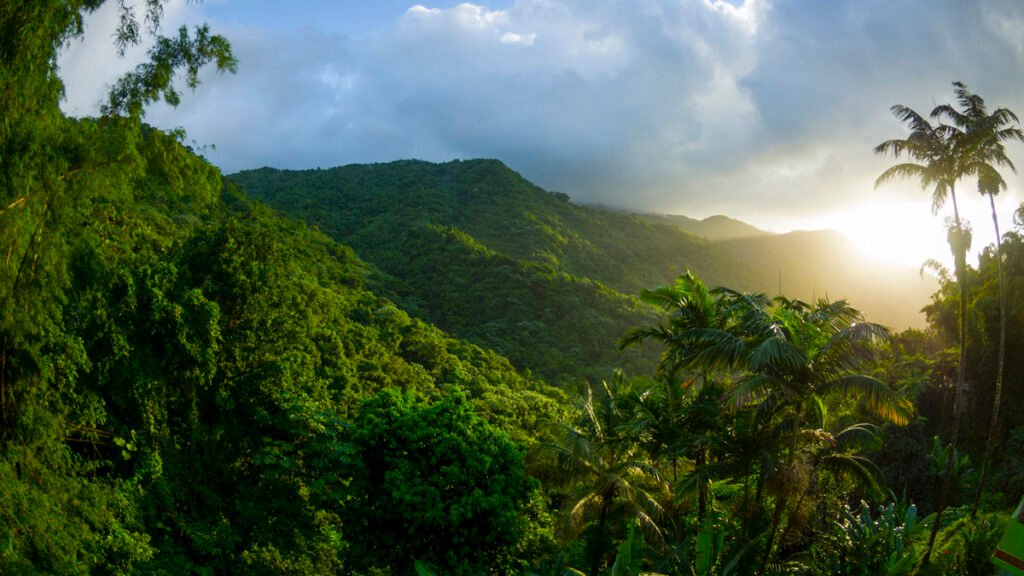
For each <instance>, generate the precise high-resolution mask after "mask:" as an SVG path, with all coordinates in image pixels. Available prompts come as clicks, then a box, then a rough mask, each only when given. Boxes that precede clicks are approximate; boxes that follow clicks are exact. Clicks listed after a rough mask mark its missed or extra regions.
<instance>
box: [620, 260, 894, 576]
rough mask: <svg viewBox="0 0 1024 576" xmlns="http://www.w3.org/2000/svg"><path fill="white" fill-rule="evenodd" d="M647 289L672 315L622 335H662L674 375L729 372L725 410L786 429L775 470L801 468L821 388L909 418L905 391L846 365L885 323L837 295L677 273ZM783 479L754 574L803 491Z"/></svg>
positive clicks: (880, 335)
mask: <svg viewBox="0 0 1024 576" xmlns="http://www.w3.org/2000/svg"><path fill="white" fill-rule="evenodd" d="M650 294H651V295H652V296H657V297H658V299H659V300H661V301H662V302H664V303H665V304H666V305H665V306H664V307H665V308H666V309H671V310H672V313H671V316H670V317H669V320H668V322H667V323H664V324H661V325H659V326H655V327H651V328H643V329H640V330H638V331H636V332H634V333H632V334H630V335H629V336H627V339H626V343H627V344H628V343H633V342H639V341H641V340H644V339H647V338H655V339H657V340H658V341H661V342H663V343H664V344H665V345H666V350H665V352H664V353H663V362H662V364H661V366H662V367H664V369H666V370H670V371H672V372H673V373H689V374H697V375H701V377H702V378H705V379H706V378H707V377H708V375H709V374H713V373H718V374H722V375H723V376H731V379H732V380H733V382H734V385H733V386H732V388H731V389H730V390H729V391H728V392H727V394H726V397H727V401H728V402H729V404H730V406H731V407H732V408H733V409H734V410H745V409H759V410H765V411H767V412H768V413H770V414H771V416H770V418H769V421H774V422H776V425H777V426H780V427H781V428H783V429H785V430H787V432H786V436H787V438H788V441H787V442H786V444H787V445H786V447H785V448H784V450H785V459H784V462H783V464H781V466H780V467H779V473H780V474H782V475H796V476H799V475H800V473H799V470H798V469H799V468H800V467H801V464H800V463H798V461H797V453H798V450H799V449H800V444H801V439H802V437H803V434H802V433H803V431H804V430H805V427H806V425H807V424H808V423H810V422H812V421H813V419H814V416H815V415H816V414H817V413H819V412H820V408H819V407H820V406H821V399H822V398H824V397H826V396H828V395H832V394H838V395H843V396H852V397H856V398H859V399H861V400H862V401H863V405H864V407H865V408H867V409H868V410H869V411H871V412H873V413H875V414H876V415H877V416H879V417H881V418H883V419H886V420H888V421H891V422H894V423H898V424H902V423H906V422H907V421H908V420H909V416H910V412H911V406H910V403H909V402H908V401H907V400H906V399H904V398H902V397H900V396H899V395H897V394H896V393H894V392H893V391H892V390H891V389H889V387H888V386H886V385H885V384H884V383H882V382H880V381H878V380H877V379H875V378H872V377H870V376H867V375H863V374H858V373H856V372H855V370H856V368H857V365H858V363H859V362H860V361H861V360H863V359H865V358H867V356H868V354H869V353H870V345H871V343H873V342H875V341H877V340H880V339H881V340H884V339H887V338H888V331H887V330H886V329H884V328H883V327H881V326H878V325H876V324H872V323H868V322H864V321H863V318H862V317H861V315H860V313H859V312H858V311H857V310H855V309H853V308H852V307H850V306H849V305H848V304H847V303H846V302H845V301H838V302H829V301H827V300H819V301H818V302H817V303H816V304H814V305H810V304H807V303H804V302H801V301H799V300H789V299H786V298H783V297H781V296H780V297H777V298H775V299H774V300H770V299H768V298H767V297H765V296H764V295H760V294H753V295H751V294H742V293H739V292H735V291H732V290H728V289H724V288H716V289H714V290H711V291H708V290H706V289H704V288H703V285H702V284H701V283H700V282H699V280H697V279H695V278H693V277H691V276H689V275H687V276H684V277H681V278H680V279H678V280H677V282H676V286H675V288H674V289H670V288H663V289H659V290H658V291H654V292H652V293H650ZM673 302H674V303H673ZM785 484H789V485H790V490H789V491H788V492H782V493H780V494H779V496H778V497H777V498H776V502H775V507H774V509H773V515H772V521H771V527H770V528H769V536H768V543H767V546H766V549H765V554H764V556H763V557H762V561H761V567H760V569H759V572H763V570H764V567H765V565H766V564H767V562H768V560H769V558H770V556H771V554H772V551H773V547H774V544H775V536H776V534H777V532H778V529H779V526H780V523H781V519H782V515H783V512H784V510H785V509H786V506H787V500H788V498H789V497H790V496H792V495H799V493H801V491H802V490H803V488H801V487H799V486H798V485H797V484H799V483H797V484H794V483H792V482H786V483H785Z"/></svg>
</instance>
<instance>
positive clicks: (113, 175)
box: [0, 0, 1024, 576]
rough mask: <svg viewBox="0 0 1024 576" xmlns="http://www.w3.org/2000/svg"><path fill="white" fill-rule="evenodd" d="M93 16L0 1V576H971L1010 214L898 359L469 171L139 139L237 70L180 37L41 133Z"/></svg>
mask: <svg viewBox="0 0 1024 576" xmlns="http://www.w3.org/2000/svg"><path fill="white" fill-rule="evenodd" d="M102 3H103V2H102V1H100V2H81V3H74V2H72V3H67V2H61V1H59V0H41V1H36V0H33V1H32V2H12V3H8V4H4V5H3V7H0V31H2V32H3V34H2V35H0V110H4V111H5V114H4V115H3V116H2V118H0V255H2V257H0V574H15V575H21V574H26V575H44V574H117V575H120V574H146V575H149V574H156V575H166V576H172V575H175V576H176V575H180V574H195V575H204V576H206V575H222V574H225V575H234V574H245V575H249V574H257V575H279V574H288V575H292V574H295V575H310V576H312V575H322V574H354V575H358V576H385V575H392V576H413V575H415V576H440V575H456V576H476V575H481V574H488V575H496V576H497V575H506V574H522V575H525V576H565V575H570V576H579V575H581V574H584V575H586V576H623V575H625V576H641V574H654V575H659V576H660V575H671V576H675V575H686V576H690V575H699V576H712V575H720V576H726V575H735V576H769V575H772V576H776V575H783V574H786V575H789V574H807V575H819V574H842V575H867V574H891V575H896V574H904V575H918V576H934V575H939V574H969V575H973V574H979V575H990V574H991V573H992V569H991V568H992V567H991V565H990V564H989V558H990V556H991V554H992V550H993V549H994V548H995V545H996V542H997V541H998V540H999V538H1000V537H1001V535H1002V533H1003V530H1004V527H1005V526H1017V525H1018V524H1019V523H1020V522H1018V521H1017V520H1014V519H1011V518H1010V515H1009V512H1010V510H1012V507H1013V506H1014V505H1015V504H1016V503H1017V502H1018V501H1019V499H1020V497H1021V494H1022V492H1024V481H1022V479H1024V456H1022V454H1024V420H1022V416H1021V413H1020V412H1019V410H1017V407H1019V406H1020V405H1021V403H1022V402H1024V397H1022V392H1021V391H1022V389H1024V373H1022V372H1021V369H1020V366H1019V365H1015V364H1014V363H1013V362H1010V363H1008V364H1009V366H1008V367H1007V369H1006V370H1005V374H1003V375H1002V376H1001V375H1000V374H1001V373H1000V369H999V365H1000V360H999V358H1000V357H1001V356H1002V355H1001V354H999V353H998V352H997V351H998V350H999V349H1000V343H1001V342H1002V341H1003V340H1004V339H1003V338H1000V335H999V334H1000V327H1001V325H1002V324H1003V323H1001V322H1000V318H1001V317H1002V316H1004V314H1001V311H1004V312H1005V318H1006V322H1005V325H1006V327H1007V331H1006V332H1007V336H1008V338H1007V339H1005V340H1006V355H1008V356H1009V357H1010V358H1019V357H1020V356H1021V355H1022V354H1024V349H1022V346H1024V339H1022V338H1021V336H1022V334H1021V331H1022V329H1024V328H1022V327H1024V307H1022V303H1021V302H1020V301H1018V300H1019V298H1010V299H1009V305H1007V306H1005V307H1004V306H1002V305H1001V301H1002V300H1004V299H1003V298H1000V294H1001V292H1006V293H1009V294H1011V295H1017V294H1020V293H1021V290H1024V240H1022V232H1024V206H1022V207H1021V208H1020V209H1019V210H1018V214H1017V220H1016V228H1015V230H1014V231H1011V232H1008V233H1006V234H1004V236H1003V245H1002V249H1001V253H1000V254H998V255H997V253H996V249H995V248H994V247H990V248H989V249H987V250H986V252H985V253H984V254H983V255H982V257H981V259H980V261H979V267H978V268H977V269H974V268H971V267H970V266H967V265H966V263H965V262H964V259H963V258H961V259H960V260H959V261H958V263H959V264H960V265H958V268H957V270H956V273H955V274H956V276H955V277H953V276H950V275H949V274H948V273H947V274H944V275H942V276H941V278H940V284H941V289H940V291H939V292H938V294H936V296H935V298H934V299H933V302H932V303H931V305H930V306H929V307H928V309H927V314H928V319H929V322H930V330H929V331H927V332H919V331H906V332H903V333H900V334H895V335H894V334H892V333H890V331H889V330H887V329H886V328H885V327H883V326H881V325H879V324H876V323H872V322H870V321H867V319H865V318H864V316H863V314H861V312H859V311H858V310H857V309H856V307H854V306H852V305H851V304H850V303H848V302H846V301H843V300H831V299H826V298H818V299H815V300H814V301H809V302H808V301H803V300H799V299H794V298H786V297H782V296H775V297H770V296H767V295H765V294H760V293H751V292H747V291H744V290H736V289H732V288H726V287H712V286H711V283H712V282H714V283H717V278H718V277H717V276H715V275H716V274H719V273H721V274H725V273H726V269H725V268H724V266H725V265H726V264H728V263H729V262H734V261H733V260H730V259H729V257H728V256H727V255H726V256H722V253H721V252H719V250H718V249H717V248H716V247H715V246H713V245H711V244H709V243H708V242H706V241H701V240H699V239H695V238H693V237H690V236H687V235H686V234H684V233H682V232H680V231H679V230H677V229H675V228H674V227H671V226H654V225H651V224H648V223H643V222H640V221H639V220H638V219H636V218H633V217H628V216H623V215H617V214H614V213H610V212H603V211H592V210H588V209H584V208H580V207H576V206H573V205H572V204H570V203H568V202H567V201H566V199H565V198H564V197H561V196H558V195H554V194H550V193H547V192H544V191H541V190H539V189H536V188H535V187H532V186H530V185H529V184H528V183H526V182H525V181H523V180H522V179H521V178H519V177H518V176H517V175H515V174H514V173H512V172H511V171H509V170H508V169H507V168H505V167H504V166H503V165H501V164H500V163H498V162H495V161H475V162H459V163H450V164H444V165H434V164H428V163H422V162H408V161H406V162H400V163H397V164H395V165H392V166H388V167H376V166H359V167H348V168H342V169H336V170H330V171H307V172H302V173H284V172H278V171H273V170H269V169H264V170H260V171H255V172H251V173H244V174H242V175H238V176H237V177H236V178H235V179H226V178H225V177H223V176H222V174H221V173H220V171H219V170H218V169H217V168H216V167H214V166H212V165H211V164H210V163H209V162H207V161H206V160H205V159H204V158H202V157H201V156H199V155H197V154H196V153H195V152H194V151H193V150H192V149H190V148H189V147H188V146H186V145H184V144H183V141H184V136H183V134H181V133H180V131H178V132H172V133H166V132H164V131H161V130H158V129H155V128H153V127H151V126H148V125H147V124H145V123H144V122H142V120H141V114H142V111H143V110H144V109H145V107H146V106H147V105H149V104H152V103H153V102H155V101H157V100H160V99H163V100H165V101H170V102H171V103H174V102H175V101H177V99H178V98H179V97H180V96H179V95H178V94H177V92H175V91H174V88H173V85H174V84H173V83H174V82H175V78H176V74H175V72H176V71H177V72H181V73H183V74H184V78H181V80H184V83H185V85H194V84H195V83H196V82H198V80H199V77H198V74H199V70H200V69H202V68H203V67H204V66H205V65H209V64H213V65H216V67H217V68H218V69H220V70H223V71H230V70H232V69H233V68H234V66H235V61H234V57H233V55H232V52H231V49H230V46H229V45H228V43H227V41H226V40H225V39H224V38H222V37H220V36H216V35H212V34H211V33H210V32H209V31H208V30H207V29H206V28H205V27H198V28H195V29H192V30H188V29H184V28H183V29H182V30H181V31H180V32H179V33H178V35H177V36H175V37H173V39H172V38H164V37H157V38H155V39H154V40H153V42H154V44H153V45H154V48H153V49H152V50H151V51H150V53H149V57H150V60H151V61H150V62H148V63H145V64H143V65H140V66H139V67H138V68H136V69H135V70H133V71H131V72H129V73H128V74H127V75H126V76H125V77H124V78H122V80H121V81H119V82H118V83H116V84H115V86H114V87H113V89H112V92H111V97H110V100H109V102H108V103H107V104H106V105H105V106H104V107H103V110H102V113H101V115H100V116H99V117H97V118H71V117H68V116H65V115H64V114H63V113H61V111H60V108H59V106H58V104H59V101H60V98H61V94H62V92H63V89H64V87H63V83H62V81H61V79H60V77H59V75H58V73H57V72H58V71H57V69H56V65H55V62H56V59H55V54H56V51H57V49H58V48H59V47H60V46H61V45H63V43H64V42H65V41H66V40H67V39H68V38H72V37H75V36H77V35H79V34H81V32H82V18H83V16H84V15H85V14H87V13H89V12H90V11H92V10H95V9H96V8H97V7H99V6H100V5H101V4H102ZM161 6H162V5H161V3H160V2H159V1H154V2H147V3H146V4H145V6H143V7H142V8H141V9H142V10H144V11H145V12H144V14H141V15H136V14H135V13H134V12H133V9H132V8H131V6H130V5H126V4H118V5H117V6H116V7H117V8H118V9H119V10H121V12H120V17H121V25H120V26H121V28H119V33H120V35H119V36H117V37H116V38H115V42H119V43H122V44H123V45H134V44H135V43H137V42H138V40H139V38H138V37H139V35H140V34H142V33H144V30H149V32H145V33H152V34H156V33H157V32H156V30H158V28H159V20H160V16H161V11H160V10H161ZM139 17H141V18H143V23H145V24H146V25H147V28H140V25H141V24H140V21H139V20H138V18H139ZM972 127H973V128H978V129H980V128H984V124H983V123H977V124H973V125H972ZM945 133H949V132H944V134H945ZM940 137H941V138H946V137H947V136H940ZM1021 139H1022V140H1024V134H1021ZM967 142H968V143H971V142H973V141H967ZM940 144H942V149H943V150H952V151H956V150H967V151H968V152H970V151H971V150H973V148H969V147H968V148H957V147H956V146H955V144H957V142H955V141H952V140H950V141H946V140H940ZM250 178H251V179H252V180H253V182H248V179H250ZM239 182H241V183H242V184H244V185H245V186H246V187H252V188H253V189H254V190H255V193H257V194H259V195H260V196H264V197H266V198H269V199H276V200H275V202H279V203H281V204H282V205H283V206H284V207H285V208H287V210H288V211H289V212H294V213H295V214H298V215H301V216H303V217H304V218H306V219H308V221H309V222H310V223H311V224H310V223H307V222H305V221H303V220H300V219H298V218H296V217H294V216H289V215H285V214H281V213H278V212H275V211H274V210H273V209H272V208H270V207H267V206H266V205H264V204H262V203H261V202H260V201H259V200H255V199H253V198H252V197H250V196H249V195H247V194H246V193H245V192H244V191H243V189H242V187H241V186H240V185H239ZM295 182H298V183H299V184H301V186H296V185H295ZM261 185H262V186H264V188H262V189H261V188H260V186H261ZM951 238H954V239H955V238H956V236H955V235H951ZM339 239H344V242H340V241H339ZM658 241H661V242H663V247H662V249H661V250H651V251H645V250H641V249H640V247H643V246H648V245H654V244H655V243H656V242H658ZM349 244H351V247H350V246H349ZM623 262H627V263H629V262H633V263H635V266H633V265H630V266H624V265H623V264H622V263H623ZM673 262H675V264H673ZM690 265H692V267H693V268H697V269H700V267H701V266H706V267H707V269H706V272H707V274H708V275H709V277H710V278H713V279H714V280H712V281H711V282H705V281H703V280H702V279H701V278H700V277H699V276H698V275H696V274H694V273H691V272H685V273H679V271H680V268H682V267H683V266H690ZM660 266H666V268H665V269H664V270H662V269H661V268H659V267H660ZM673 266H675V268H673ZM999 271H1001V272H1002V274H1001V275H1000V274H999ZM666 275H669V276H671V278H669V279H668V280H664V278H666V277H667V276H666ZM1000 276H1002V277H1003V280H1002V282H1000V280H999V279H1000ZM751 281H753V280H751ZM645 284H646V285H647V289H644V290H642V291H639V290H638V292H639V295H638V296H635V297H634V296H626V295H624V294H625V292H629V291H630V290H632V289H633V288H635V287H639V286H641V285H645ZM1000 284H1002V285H1003V286H1004V287H1005V288H1006V290H1000ZM740 287H741V288H742V287H743V286H742V285H741V286H740ZM964 295H968V297H964ZM402 308H405V309H407V310H408V311H409V312H407V311H406V310H403V309H402ZM410 312H411V313H410ZM434 319H436V320H437V321H438V322H439V323H441V324H442V327H443V328H449V329H450V330H451V333H449V332H447V331H443V330H442V329H440V328H438V327H435V326H434V325H432V324H431V323H430V322H428V320H434ZM961 327H962V330H961ZM463 335H464V336H465V339H464V338H463ZM467 339H471V340H473V341H475V342H484V343H488V344H489V345H493V347H494V348H498V349H499V351H501V350H508V351H509V355H513V358H514V360H515V363H516V364H518V366H516V365H514V364H513V363H512V362H510V361H509V360H508V359H506V357H505V356H504V355H501V354H499V353H498V352H495V351H492V350H490V349H488V348H485V347H481V346H479V345H478V344H477V343H475V342H473V341H467ZM618 350H621V351H623V354H622V355H617V351H618ZM514 355H519V356H514ZM616 366H625V367H627V368H628V370H627V371H623V370H613V367H616ZM588 378H589V379H588ZM958 381H966V382H969V383H970V385H969V386H960V385H959V384H958V383H957V382H958ZM552 384H559V385H560V386H553V385H552ZM570 384H575V386H574V387H572V388H570V387H569V385H570ZM1000 398H1001V399H1002V401H1003V402H1005V404H1006V405H1008V406H1010V409H1005V408H1004V411H1003V413H1002V417H1000V416H999V412H998V411H997V410H996V408H997V407H998V405H999V402H998V400H999V399H1000ZM990 417H991V420H990ZM990 422H991V425H990ZM985 448H991V449H992V450H991V456H992V457H991V466H990V467H989V468H988V469H987V470H988V475H987V476H985V472H984V470H986V468H985V464H983V462H985V461H986V460H984V459H983V458H984V457H983V456H981V454H983V453H986V452H983V450H984V449H985ZM979 468H980V470H979ZM1015 523H1016V524H1015Z"/></svg>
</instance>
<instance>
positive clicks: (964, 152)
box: [932, 82, 1024, 517]
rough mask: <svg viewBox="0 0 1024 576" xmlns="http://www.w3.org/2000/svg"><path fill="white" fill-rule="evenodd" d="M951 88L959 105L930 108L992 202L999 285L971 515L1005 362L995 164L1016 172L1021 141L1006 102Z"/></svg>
mask: <svg viewBox="0 0 1024 576" xmlns="http://www.w3.org/2000/svg"><path fill="white" fill-rule="evenodd" d="M953 87H954V90H953V92H954V94H955V95H956V100H957V103H958V104H959V105H960V109H957V108H956V107H954V106H952V105H949V104H945V105H940V106H938V107H937V108H936V109H935V111H934V112H933V113H932V114H933V116H935V117H937V118H939V119H940V120H941V121H942V122H943V125H942V130H943V132H944V137H945V138H946V139H947V140H949V141H950V142H951V143H952V145H953V149H954V153H955V154H957V155H958V156H959V157H960V158H961V163H962V164H963V166H964V172H965V173H966V174H967V175H969V176H972V177H974V178H976V179H977V181H978V192H979V193H980V194H982V195H983V196H988V199H989V205H990V206H991V208H992V226H993V228H994V229H995V233H996V274H997V279H998V285H999V360H998V363H997V367H996V378H995V393H994V397H993V400H992V416H991V420H990V424H989V432H988V440H987V441H986V442H985V456H984V458H983V460H982V465H981V475H980V476H979V478H978V487H977V490H976V492H975V496H974V504H973V505H972V507H971V516H972V517H973V516H974V515H975V514H976V513H977V510H978V502H979V500H980V499H981V492H982V489H983V488H984V483H985V474H986V472H987V471H988V464H989V460H990V459H991V457H992V447H993V445H994V444H995V439H996V435H997V434H996V431H997V426H998V423H999V408H1000V401H1001V399H1002V390H1003V373H1004V371H1005V370H1004V366H1005V363H1006V290H1005V287H1004V285H1003V284H1004V282H1003V265H1002V256H1003V252H1002V238H1001V237H1000V234H999V217H998V215H997V214H996V203H995V197H996V195H997V194H999V193H1000V192H1001V191H1003V190H1006V180H1004V179H1003V176H1002V175H1001V174H1000V173H999V170H998V168H999V167H1006V168H1009V169H1010V170H1013V171H1014V172H1016V171H1017V170H1016V167H1014V165H1013V162H1011V161H1010V159H1009V158H1008V157H1007V156H1006V149H1005V146H1004V143H1005V142H1008V141H1011V140H1017V141H1019V142H1024V132H1022V131H1021V129H1020V127H1019V124H1020V121H1019V120H1018V119H1017V115H1016V114H1014V113H1013V112H1011V111H1010V110H1008V109H1006V108H999V109H996V110H994V111H992V112H991V113H989V112H988V109H987V107H986V105H985V100H984V99H982V98H981V96H978V95H977V94H973V93H971V92H970V91H969V90H968V89H967V86H966V85H964V84H963V83H961V82H954V83H953Z"/></svg>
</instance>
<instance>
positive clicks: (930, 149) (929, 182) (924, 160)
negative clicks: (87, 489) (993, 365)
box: [874, 104, 971, 563]
mask: <svg viewBox="0 0 1024 576" xmlns="http://www.w3.org/2000/svg"><path fill="white" fill-rule="evenodd" d="M941 109H942V107H941V106H940V107H937V108H935V109H934V110H932V117H933V118H936V117H941ZM890 110H891V111H892V113H893V115H894V116H896V118H897V119H899V120H900V121H901V122H904V123H905V124H907V126H908V127H909V128H910V135H909V136H907V137H906V138H904V139H893V140H886V141H885V142H882V143H881V144H879V145H878V146H875V148H874V152H875V154H883V155H886V154H892V155H893V156H894V157H895V158H896V159H903V158H904V157H905V158H906V159H907V161H906V162H900V163H898V164H896V165H894V166H891V167H889V169H887V170H886V171H885V172H882V174H881V175H880V176H879V177H878V178H877V179H876V180H875V188H878V187H879V186H881V185H883V184H885V183H888V182H890V181H892V180H895V179H897V178H910V179H916V180H918V181H919V182H920V184H921V188H922V189H924V190H928V189H931V190H932V213H933V214H935V213H937V212H938V211H939V209H941V208H942V206H943V204H945V202H946V199H947V198H949V199H950V200H951V201H952V204H953V223H952V225H951V226H950V227H949V231H948V234H947V239H948V241H949V246H950V249H951V250H952V251H953V262H954V274H955V275H956V278H957V284H958V286H959V292H960V318H959V328H960V329H959V345H960V358H959V366H958V369H957V380H956V388H955V389H954V390H953V432H952V438H951V439H950V443H951V444H952V445H953V446H956V444H957V440H958V437H959V434H960V396H961V393H962V391H963V388H964V379H965V376H966V370H967V275H966V268H967V251H968V250H969V249H970V243H971V234H970V231H969V230H968V229H967V227H966V226H965V225H964V222H963V221H962V220H961V219H960V209H959V207H958V206H957V201H956V183H957V182H958V181H959V180H960V179H961V178H963V177H964V176H966V175H967V169H966V167H965V165H964V162H963V160H962V158H961V156H960V155H959V154H958V153H957V150H956V146H955V145H954V142H953V141H952V140H951V139H950V137H949V136H950V132H949V130H948V127H947V126H944V125H942V124H941V123H940V125H938V126H933V125H932V123H931V122H929V121H928V120H927V119H926V118H925V117H924V116H922V115H920V114H918V113H917V112H915V111H914V110H912V109H911V108H908V107H906V106H903V105H900V104H897V105H895V106H893V107H892V108H890ZM952 469H953V462H952V460H950V461H949V462H947V464H946V475H945V479H944V481H943V485H942V486H943V487H942V492H941V493H940V495H939V503H938V506H937V508H938V510H937V513H936V520H935V524H934V525H933V527H932V533H931V536H930V537H929V539H928V549H927V551H926V552H925V557H924V560H925V563H927V562H928V559H929V557H930V556H931V550H932V546H933V545H934V544H935V536H936V535H937V534H938V526H939V524H940V522H939V521H940V520H941V518H942V512H943V510H944V509H945V505H946V499H947V497H948V495H949V490H950V480H951V475H952Z"/></svg>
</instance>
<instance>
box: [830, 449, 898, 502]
mask: <svg viewBox="0 0 1024 576" xmlns="http://www.w3.org/2000/svg"><path fill="white" fill-rule="evenodd" d="M821 464H822V465H823V466H824V467H826V468H828V469H829V470H831V471H833V472H834V473H840V474H844V473H845V474H848V475H849V476H851V477H853V478H855V479H857V480H858V481H859V482H860V484H861V485H862V486H863V487H865V488H867V489H868V491H869V493H870V494H871V496H872V497H874V498H875V499H882V498H884V497H885V492H884V490H883V486H884V475H883V474H882V471H881V470H879V469H878V466H877V465H876V464H875V463H874V462H872V461H871V460H869V459H867V458H865V457H863V456H857V455H855V454H834V453H833V454H828V455H826V456H824V457H823V458H822V459H821Z"/></svg>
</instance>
